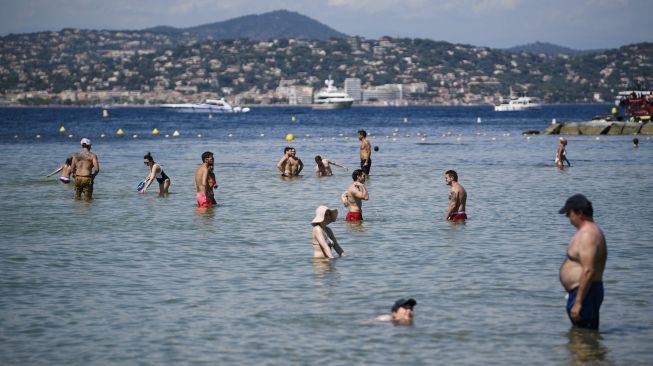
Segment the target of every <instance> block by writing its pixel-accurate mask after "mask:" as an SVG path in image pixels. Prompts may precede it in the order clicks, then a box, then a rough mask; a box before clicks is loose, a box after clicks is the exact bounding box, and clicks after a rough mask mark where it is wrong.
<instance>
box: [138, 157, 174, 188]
mask: <svg viewBox="0 0 653 366" xmlns="http://www.w3.org/2000/svg"><path fill="white" fill-rule="evenodd" d="M143 164H145V165H147V166H148V167H149V168H150V175H148V176H147V178H145V187H144V188H143V189H142V190H141V193H145V192H146V191H147V189H148V188H149V187H150V185H151V184H152V182H154V180H155V179H156V181H157V182H159V193H161V194H163V193H168V187H170V178H168V176H167V175H166V173H164V172H163V169H161V165H159V164H157V163H155V162H154V158H152V155H151V154H150V153H149V152H148V153H147V155H145V156H143Z"/></svg>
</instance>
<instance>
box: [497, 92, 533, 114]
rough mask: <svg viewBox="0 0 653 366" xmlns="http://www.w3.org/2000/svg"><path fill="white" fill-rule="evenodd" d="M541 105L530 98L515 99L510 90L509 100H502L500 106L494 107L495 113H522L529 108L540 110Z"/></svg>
mask: <svg viewBox="0 0 653 366" xmlns="http://www.w3.org/2000/svg"><path fill="white" fill-rule="evenodd" d="M540 107H541V105H540V104H538V103H536V102H535V100H534V99H533V98H530V97H526V96H524V97H517V96H515V95H514V94H513V92H512V88H511V89H510V99H509V100H505V99H504V100H502V101H501V104H499V105H495V106H494V111H495V112H514V111H523V110H526V109H531V108H540Z"/></svg>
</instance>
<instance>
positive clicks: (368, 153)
mask: <svg viewBox="0 0 653 366" xmlns="http://www.w3.org/2000/svg"><path fill="white" fill-rule="evenodd" d="M358 140H359V141H360V142H361V148H360V158H361V170H362V171H363V172H364V173H365V175H366V176H369V175H370V167H372V147H371V146H370V142H369V141H368V140H367V132H365V130H360V131H358Z"/></svg>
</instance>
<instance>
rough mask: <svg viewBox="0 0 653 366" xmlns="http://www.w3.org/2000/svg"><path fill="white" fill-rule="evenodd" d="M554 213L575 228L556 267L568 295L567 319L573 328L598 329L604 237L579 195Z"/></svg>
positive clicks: (605, 249) (585, 202)
mask: <svg viewBox="0 0 653 366" xmlns="http://www.w3.org/2000/svg"><path fill="white" fill-rule="evenodd" d="M558 212H559V213H561V214H565V215H566V216H567V217H568V218H569V222H570V223H571V224H572V225H573V226H574V227H576V235H574V237H573V238H572V239H571V241H570V242H569V246H568V247H567V258H565V261H564V262H563V263H562V266H561V267H560V283H562V286H563V287H564V288H565V290H567V292H568V293H569V295H568V299H567V315H568V316H569V319H570V320H571V322H572V324H573V325H575V326H578V327H582V328H590V329H598V328H599V309H600V308H601V303H602V302H603V271H604V270H605V262H606V260H607V257H608V249H607V245H606V241H605V236H604V235H603V232H602V231H601V229H600V228H599V226H598V225H596V224H595V223H594V219H593V215H594V210H593V208H592V202H590V201H589V200H588V199H587V198H586V197H585V196H583V195H582V194H576V195H573V196H571V197H569V199H567V202H565V205H564V206H563V207H562V208H561V209H560V210H559V211H558Z"/></svg>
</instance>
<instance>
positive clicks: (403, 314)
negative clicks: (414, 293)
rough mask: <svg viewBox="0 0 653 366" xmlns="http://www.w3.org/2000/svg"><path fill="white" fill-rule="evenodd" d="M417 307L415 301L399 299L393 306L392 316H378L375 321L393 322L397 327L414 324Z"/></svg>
mask: <svg viewBox="0 0 653 366" xmlns="http://www.w3.org/2000/svg"><path fill="white" fill-rule="evenodd" d="M415 305H417V301H415V299H407V300H406V299H399V300H397V301H396V302H395V304H394V305H392V311H391V313H390V314H386V315H381V316H377V317H376V318H375V319H374V320H376V321H379V322H390V321H391V322H393V323H394V324H396V325H411V324H413V308H414V307H415Z"/></svg>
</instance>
